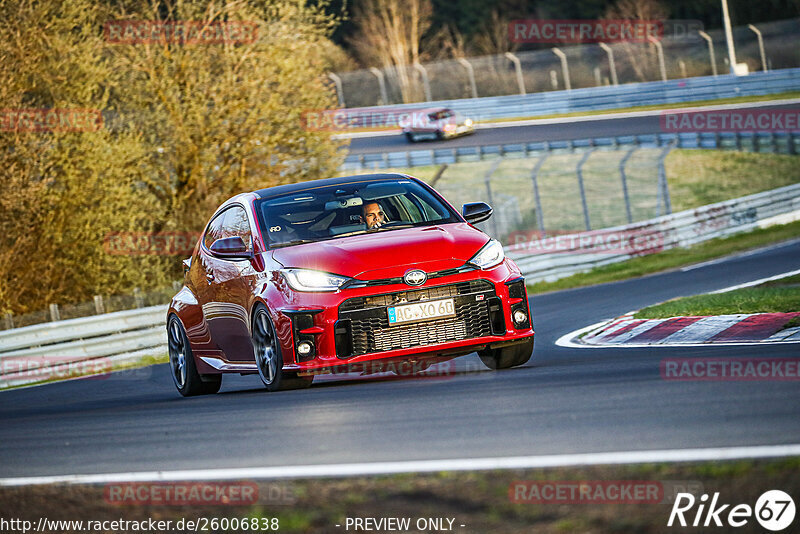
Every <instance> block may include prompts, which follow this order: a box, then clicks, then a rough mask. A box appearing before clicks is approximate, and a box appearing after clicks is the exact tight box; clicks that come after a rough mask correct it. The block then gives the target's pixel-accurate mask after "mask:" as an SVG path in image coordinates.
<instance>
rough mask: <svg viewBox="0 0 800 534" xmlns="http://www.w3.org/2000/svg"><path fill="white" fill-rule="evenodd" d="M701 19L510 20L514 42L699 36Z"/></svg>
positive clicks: (511, 38)
mask: <svg viewBox="0 0 800 534" xmlns="http://www.w3.org/2000/svg"><path fill="white" fill-rule="evenodd" d="M702 29H703V23H702V22H701V21H699V20H678V19H674V20H673V19H670V20H655V19H653V20H645V19H606V20H586V19H519V20H513V21H511V22H509V23H508V37H509V39H510V40H511V42H512V43H549V44H559V43H626V42H629V43H646V42H648V41H651V40H656V41H661V40H663V39H665V38H667V39H672V40H697V39H698V37H697V32H698V31H699V30H702Z"/></svg>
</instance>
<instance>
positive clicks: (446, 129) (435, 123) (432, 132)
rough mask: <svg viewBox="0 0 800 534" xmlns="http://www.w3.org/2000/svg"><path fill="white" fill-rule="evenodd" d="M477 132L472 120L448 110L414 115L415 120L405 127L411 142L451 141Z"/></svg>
mask: <svg viewBox="0 0 800 534" xmlns="http://www.w3.org/2000/svg"><path fill="white" fill-rule="evenodd" d="M473 132H475V125H474V124H473V122H472V119H470V118H467V117H465V116H463V115H462V114H461V113H458V112H457V111H453V110H452V109H448V108H430V109H423V110H419V111H418V112H416V113H414V114H413V120H410V121H409V123H408V124H407V125H406V126H404V127H403V134H404V135H405V136H406V139H408V140H409V141H410V142H412V143H414V142H416V141H422V140H428V139H429V140H436V139H449V138H451V137H459V136H462V135H469V134H471V133H473Z"/></svg>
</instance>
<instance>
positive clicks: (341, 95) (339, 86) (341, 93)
mask: <svg viewBox="0 0 800 534" xmlns="http://www.w3.org/2000/svg"><path fill="white" fill-rule="evenodd" d="M328 78H330V79H331V80H333V83H334V85H336V97H337V98H338V99H339V107H340V108H343V107H344V91H343V90H342V79H341V78H339V77H338V76H337V75H336V74H334V73H332V72H329V73H328Z"/></svg>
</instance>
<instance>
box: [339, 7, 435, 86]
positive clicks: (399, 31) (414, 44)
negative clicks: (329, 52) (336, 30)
mask: <svg viewBox="0 0 800 534" xmlns="http://www.w3.org/2000/svg"><path fill="white" fill-rule="evenodd" d="M432 12H433V10H432V8H431V3H430V0H364V1H363V2H361V3H360V4H358V5H357V7H356V9H355V13H354V17H353V20H354V22H355V23H356V25H357V26H358V30H357V32H356V35H355V36H354V37H353V38H352V40H351V43H352V44H353V46H354V48H355V50H356V52H357V53H358V55H359V56H360V58H361V60H362V61H363V62H364V63H365V64H367V65H370V64H371V65H375V64H378V65H380V66H382V67H385V68H388V69H391V71H392V72H393V73H394V74H395V75H396V77H397V81H398V85H399V86H400V92H401V95H402V98H403V101H404V102H411V101H413V100H415V96H417V95H416V94H415V93H414V91H413V88H412V85H411V78H410V77H409V74H408V67H409V66H411V65H414V64H415V63H417V62H419V60H420V40H421V38H422V35H423V34H424V33H425V32H426V31H427V29H428V28H429V27H430V19H431V14H432Z"/></svg>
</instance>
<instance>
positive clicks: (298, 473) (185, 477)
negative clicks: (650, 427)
mask: <svg viewBox="0 0 800 534" xmlns="http://www.w3.org/2000/svg"><path fill="white" fill-rule="evenodd" d="M798 455H800V444H796V443H792V444H788V445H756V446H745V447H710V448H698V449H664V450H645V451H619V452H598V453H577V454H548V455H537V456H508V457H500V458H455V459H450V460H411V461H397V462H373V463H352V464H323V465H294V466H279V467H241V468H235V469H190V470H184V471H143V472H130V473H106V474H96V475H61V476H40V477H21V478H3V479H0V486H25V485H37V484H107V483H117V482H150V481H165V480H169V481H191V480H203V481H209V480H242V479H282V478H321V477H350V476H375V475H390V474H396V473H432V472H438V471H483V470H491V469H541V468H546V467H567V466H582V465H617V464H636V463H650V462H658V463H661V462H701V461H719V460H739V459H743V458H777V457H783V456H798Z"/></svg>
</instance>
